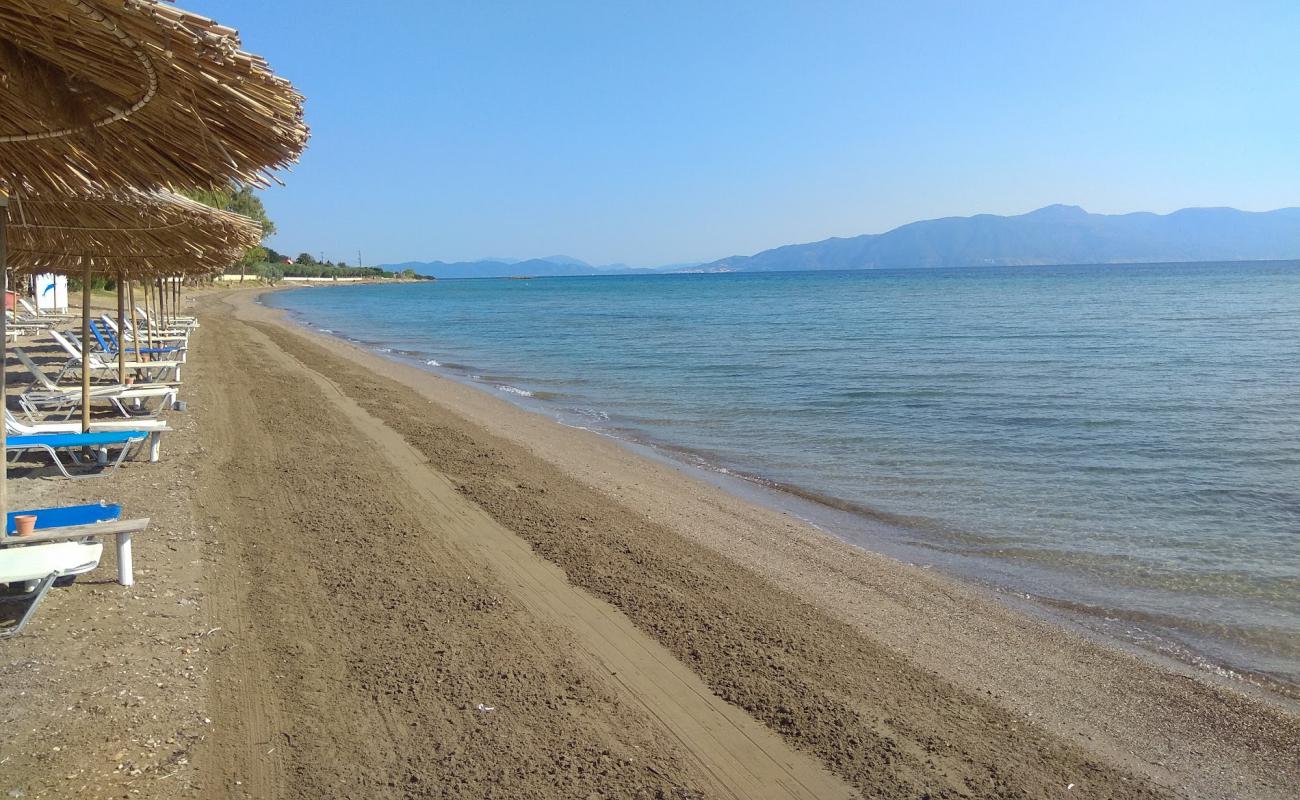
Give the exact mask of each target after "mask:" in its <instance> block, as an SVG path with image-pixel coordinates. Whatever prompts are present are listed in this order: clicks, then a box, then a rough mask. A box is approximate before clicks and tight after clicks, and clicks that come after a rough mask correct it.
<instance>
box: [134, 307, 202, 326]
mask: <svg viewBox="0 0 1300 800" xmlns="http://www.w3.org/2000/svg"><path fill="white" fill-rule="evenodd" d="M135 312H136V314H138V315H139V318H140V319H141V320H143V321H144V324H145V325H147V326H149V327H150V328H152V329H153V330H154V331H165V330H167V329H168V327H169V325H168V324H166V323H163V322H160V323H159V324H157V325H155V324H154V322H153V320H152V319H150V318H149V315H148V314H147V313H145V310H144V309H143V308H141V307H140V306H136V307H135ZM167 319H168V320H171V321H174V322H175V323H176V325H177V326H178V327H179V328H186V329H188V328H197V327H199V318H198V317H189V316H181V317H168V318H167Z"/></svg>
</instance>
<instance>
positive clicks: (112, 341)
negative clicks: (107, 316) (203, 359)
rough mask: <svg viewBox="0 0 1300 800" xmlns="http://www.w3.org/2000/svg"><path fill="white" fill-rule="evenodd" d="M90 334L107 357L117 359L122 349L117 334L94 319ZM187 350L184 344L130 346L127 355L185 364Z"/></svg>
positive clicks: (91, 322)
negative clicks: (157, 357) (156, 357)
mask: <svg viewBox="0 0 1300 800" xmlns="http://www.w3.org/2000/svg"><path fill="white" fill-rule="evenodd" d="M90 333H91V335H93V336H94V337H95V341H96V342H97V343H98V344H99V349H100V350H102V351H103V352H104V354H105V355H106V356H108V357H109V358H117V352H118V348H119V347H121V344H120V343H119V342H118V340H117V334H115V333H114V332H113V331H112V330H111V329H110V328H108V327H107V326H105V325H103V324H102V323H101V322H100V321H99V320H97V319H92V320H91V321H90ZM186 349H187V348H186V346H185V345H183V344H167V345H162V346H158V347H131V346H128V347H127V348H126V352H127V355H132V354H134V355H136V356H141V355H151V356H156V355H166V356H169V357H170V358H174V359H176V360H177V361H180V362H181V363H182V364H184V363H185V352H186Z"/></svg>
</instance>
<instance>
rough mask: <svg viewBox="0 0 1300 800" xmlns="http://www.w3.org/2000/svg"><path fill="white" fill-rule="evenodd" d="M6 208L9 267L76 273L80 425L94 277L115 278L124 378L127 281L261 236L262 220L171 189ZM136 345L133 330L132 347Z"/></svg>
mask: <svg viewBox="0 0 1300 800" xmlns="http://www.w3.org/2000/svg"><path fill="white" fill-rule="evenodd" d="M10 211H11V216H12V220H11V221H10V224H9V237H10V239H9V248H8V252H7V254H6V255H7V264H6V267H7V268H11V269H13V270H14V271H16V272H29V273H30V272H60V273H65V274H69V275H76V276H79V277H80V278H81V282H82V292H81V296H82V304H81V312H82V319H81V346H82V350H83V352H82V359H83V361H82V370H81V378H82V384H81V385H82V410H81V421H82V427H83V428H84V429H86V430H89V428H90V403H89V402H88V401H89V395H90V369H89V359H90V351H91V341H92V337H91V331H90V287H91V281H92V279H93V278H94V277H95V276H96V275H98V276H102V277H109V278H112V279H114V280H115V281H116V283H117V316H118V328H119V330H120V331H121V332H122V338H121V339H120V340H119V347H118V377H119V379H121V380H125V378H126V352H127V345H126V340H125V331H126V325H125V310H124V308H123V306H124V303H123V300H124V289H123V287H124V286H125V282H126V281H128V280H137V279H140V280H153V279H156V278H160V277H167V278H171V277H173V276H176V275H203V274H208V273H211V272H215V271H217V270H221V269H224V268H225V267H227V266H228V265H229V264H230V263H231V262H232V261H234V260H235V259H237V258H239V256H241V255H242V254H243V253H244V252H245V251H246V250H247V249H248V248H249V247H253V246H255V245H256V244H257V243H258V242H259V241H261V238H262V228H261V226H260V225H259V224H258V223H257V222H255V221H253V220H251V219H249V218H248V217H244V216H241V215H239V214H233V213H231V212H228V211H220V210H217V209H214V208H210V207H209V206H205V205H202V204H200V203H196V202H194V201H193V200H190V199H189V198H186V197H182V196H180V195H177V194H173V193H170V192H148V193H145V192H129V193H123V194H121V195H117V196H83V197H56V198H46V197H27V198H15V199H14V200H13V201H12V202H11V209H10ZM137 330H138V329H137ZM139 345H140V343H139V337H138V336H137V339H136V348H137V350H138V348H139Z"/></svg>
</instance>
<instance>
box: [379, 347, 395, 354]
mask: <svg viewBox="0 0 1300 800" xmlns="http://www.w3.org/2000/svg"><path fill="white" fill-rule="evenodd" d="M379 352H381V353H391V352H393V348H391V347H381V348H379Z"/></svg>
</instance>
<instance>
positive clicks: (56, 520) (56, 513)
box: [5, 503, 122, 536]
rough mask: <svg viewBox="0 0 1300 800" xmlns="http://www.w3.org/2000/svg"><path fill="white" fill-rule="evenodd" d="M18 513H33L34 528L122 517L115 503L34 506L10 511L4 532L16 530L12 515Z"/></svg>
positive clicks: (12, 533)
mask: <svg viewBox="0 0 1300 800" xmlns="http://www.w3.org/2000/svg"><path fill="white" fill-rule="evenodd" d="M19 514H35V515H36V530H38V531H39V530H42V529H44V528H66V527H68V526H69V525H90V524H93V523H96V522H112V521H114V520H118V519H121V518H122V507H121V506H119V505H116V504H108V503H91V504H89V505H84V506H63V507H61V508H35V509H32V510H31V511H10V512H9V514H8V516H7V519H6V520H5V533H7V534H9V535H10V536H12V535H14V534H15V533H17V532H18V526H17V525H16V524H15V523H14V517H16V516H18V515H19Z"/></svg>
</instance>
